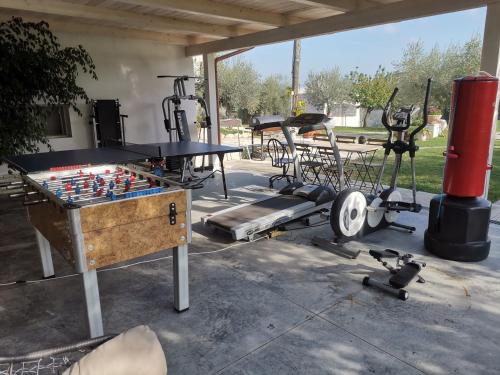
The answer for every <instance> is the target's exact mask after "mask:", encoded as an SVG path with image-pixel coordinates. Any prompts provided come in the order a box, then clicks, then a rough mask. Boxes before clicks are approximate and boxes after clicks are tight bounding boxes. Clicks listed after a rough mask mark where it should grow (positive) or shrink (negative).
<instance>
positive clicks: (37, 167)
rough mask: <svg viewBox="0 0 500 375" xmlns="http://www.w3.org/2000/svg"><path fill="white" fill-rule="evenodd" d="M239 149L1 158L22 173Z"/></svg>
mask: <svg viewBox="0 0 500 375" xmlns="http://www.w3.org/2000/svg"><path fill="white" fill-rule="evenodd" d="M241 150H242V149H241V148H237V147H231V146H224V145H211V144H207V143H198V142H172V143H149V144H132V145H127V146H119V147H103V148H92V149H79V150H67V151H52V152H42V153H38V154H27V155H19V156H7V157H5V158H4V161H5V162H6V163H7V164H9V165H11V166H12V167H13V168H15V169H17V170H19V171H21V172H23V173H31V172H38V171H46V170H49V169H51V168H54V167H65V166H73V165H75V166H78V165H86V164H93V165H99V164H106V163H126V162H131V161H137V160H144V159H147V158H150V157H166V158H172V157H189V156H198V155H213V154H221V153H222V154H225V153H229V152H240V151H241Z"/></svg>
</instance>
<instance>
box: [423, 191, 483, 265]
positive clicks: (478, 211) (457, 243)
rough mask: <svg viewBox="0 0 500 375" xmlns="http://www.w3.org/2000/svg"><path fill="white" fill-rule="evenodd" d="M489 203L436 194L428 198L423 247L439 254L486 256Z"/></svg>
mask: <svg viewBox="0 0 500 375" xmlns="http://www.w3.org/2000/svg"><path fill="white" fill-rule="evenodd" d="M490 213H491V203H490V202H489V201H487V200H486V199H482V198H457V197H452V196H448V195H437V196H435V197H434V198H433V199H432V200H431V205H430V209H429V226H428V228H427V230H426V231H425V248H426V249H427V250H429V251H430V252H431V253H433V254H435V255H437V256H438V257H440V258H444V259H448V260H455V261H459V262H478V261H481V260H483V259H486V258H487V257H488V254H489V253H490V244H491V241H490V240H489V238H488V228H489V225H490Z"/></svg>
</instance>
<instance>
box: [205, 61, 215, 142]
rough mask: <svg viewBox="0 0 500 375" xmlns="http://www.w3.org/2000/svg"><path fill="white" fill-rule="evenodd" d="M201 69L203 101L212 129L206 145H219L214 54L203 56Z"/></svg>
mask: <svg viewBox="0 0 500 375" xmlns="http://www.w3.org/2000/svg"><path fill="white" fill-rule="evenodd" d="M203 69H204V73H205V100H206V101H207V106H208V111H209V113H210V118H211V119H212V129H211V131H210V132H209V137H208V143H215V144H217V143H219V134H218V128H219V126H218V124H219V119H218V117H217V82H216V74H215V54H213V53H210V54H205V55H203Z"/></svg>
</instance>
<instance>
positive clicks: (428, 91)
mask: <svg viewBox="0 0 500 375" xmlns="http://www.w3.org/2000/svg"><path fill="white" fill-rule="evenodd" d="M431 91H432V78H429V79H427V88H426V89H425V100H424V117H423V121H422V124H421V125H420V126H419V127H418V128H416V129H415V130H413V131H412V132H411V134H410V143H413V142H414V138H415V136H416V135H417V134H418V133H419V132H420V131H421V130H422V129H423V128H425V127H426V126H427V120H428V119H427V116H428V113H427V112H428V110H427V108H428V105H429V98H430V97H431Z"/></svg>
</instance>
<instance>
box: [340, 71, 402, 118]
mask: <svg viewBox="0 0 500 375" xmlns="http://www.w3.org/2000/svg"><path fill="white" fill-rule="evenodd" d="M349 77H350V80H351V90H350V94H349V96H350V98H351V99H352V101H353V102H354V103H356V104H358V105H359V106H360V107H361V108H364V109H365V114H364V117H363V126H364V127H366V119H367V118H368V116H369V115H370V113H371V112H372V111H373V110H375V109H380V108H384V106H385V104H386V102H387V100H388V99H389V97H390V96H391V93H392V92H393V90H394V87H395V85H396V82H395V79H394V75H393V74H391V73H389V72H386V70H385V69H384V68H383V67H381V66H379V67H378V69H377V71H376V72H375V74H374V75H373V76H371V75H369V74H364V73H360V72H359V71H358V70H355V71H352V72H351V73H350V74H349Z"/></svg>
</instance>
